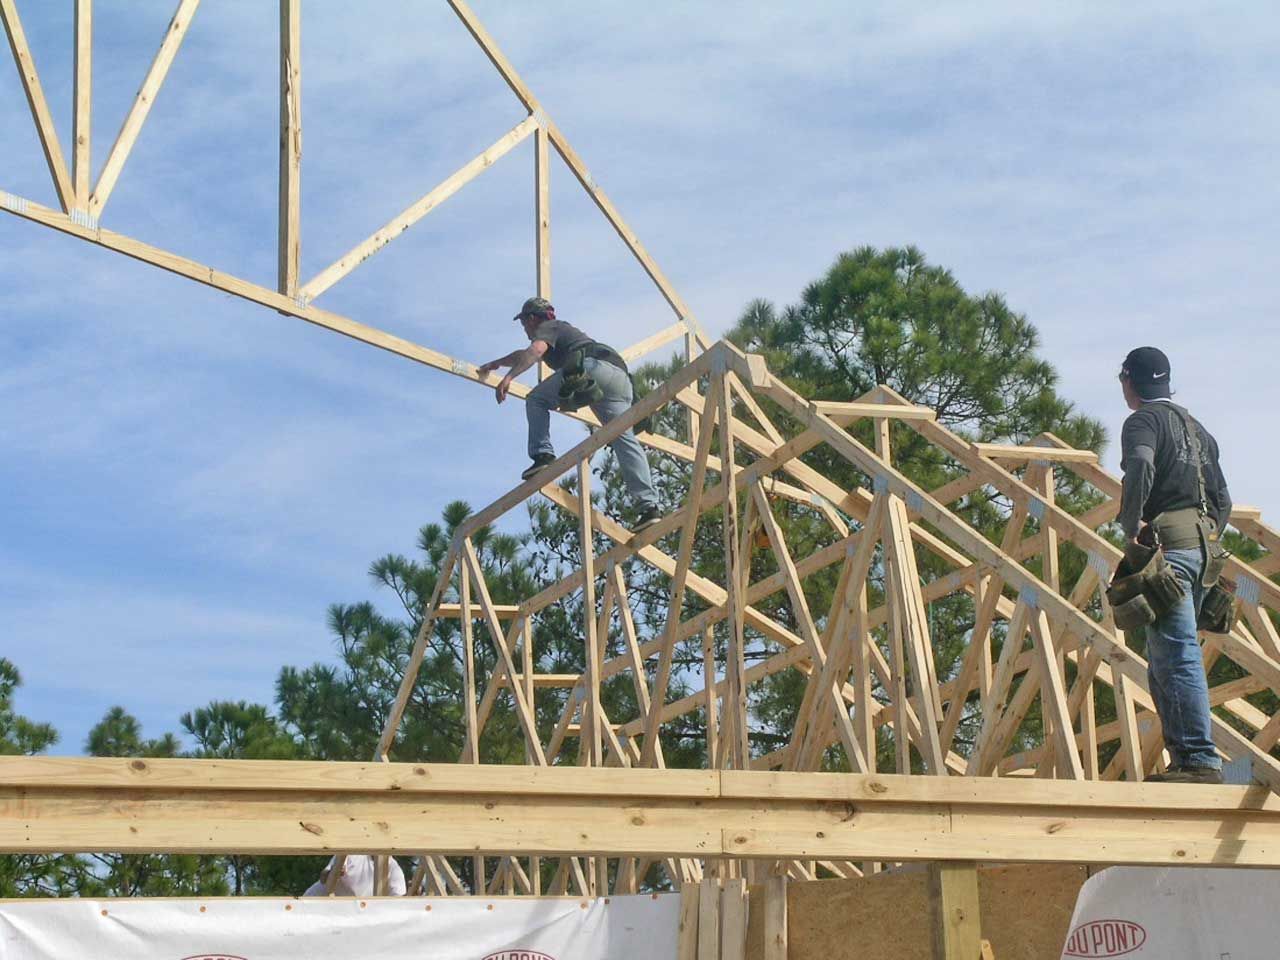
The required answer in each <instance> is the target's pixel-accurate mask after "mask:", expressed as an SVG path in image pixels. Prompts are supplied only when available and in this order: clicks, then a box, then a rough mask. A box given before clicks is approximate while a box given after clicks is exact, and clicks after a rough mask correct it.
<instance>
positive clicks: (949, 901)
mask: <svg viewBox="0 0 1280 960" xmlns="http://www.w3.org/2000/svg"><path fill="white" fill-rule="evenodd" d="M929 900H930V903H931V905H932V907H933V931H934V940H933V943H934V948H933V955H934V957H935V960H978V958H979V955H980V953H981V950H982V921H981V914H980V911H979V905H978V865H977V864H975V863H935V864H931V865H930V868H929Z"/></svg>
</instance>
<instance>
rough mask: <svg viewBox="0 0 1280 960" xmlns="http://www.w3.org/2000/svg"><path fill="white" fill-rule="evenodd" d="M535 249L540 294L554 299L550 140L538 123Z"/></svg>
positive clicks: (534, 149) (535, 161) (535, 170)
mask: <svg viewBox="0 0 1280 960" xmlns="http://www.w3.org/2000/svg"><path fill="white" fill-rule="evenodd" d="M533 180H534V189H533V198H534V199H533V215H534V251H535V256H536V257H537V261H538V266H537V289H538V296H540V297H542V298H544V299H546V300H550V299H551V140H550V138H549V137H548V136H547V131H546V129H545V128H544V127H542V126H539V127H538V129H537V130H536V131H535V132H534V139H533Z"/></svg>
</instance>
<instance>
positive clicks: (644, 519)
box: [631, 507, 662, 533]
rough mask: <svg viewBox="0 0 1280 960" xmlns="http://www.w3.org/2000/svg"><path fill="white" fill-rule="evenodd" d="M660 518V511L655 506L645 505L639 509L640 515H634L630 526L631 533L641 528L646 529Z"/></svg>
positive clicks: (637, 531)
mask: <svg viewBox="0 0 1280 960" xmlns="http://www.w3.org/2000/svg"><path fill="white" fill-rule="evenodd" d="M661 519H662V511H661V510H659V509H658V508H657V507H646V508H645V509H643V510H641V511H640V516H638V517H636V522H635V525H634V526H632V528H631V532H632V533H639V532H640V531H641V530H648V529H649V528H650V527H652V526H653V525H654V524H655V523H657V522H658V521H660V520H661Z"/></svg>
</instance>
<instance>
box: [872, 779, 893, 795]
mask: <svg viewBox="0 0 1280 960" xmlns="http://www.w3.org/2000/svg"><path fill="white" fill-rule="evenodd" d="M867 789H868V790H870V791H871V792H872V793H888V792H889V787H888V785H887V784H884V783H881V782H880V781H879V780H872V781H871V782H870V783H868V784H867Z"/></svg>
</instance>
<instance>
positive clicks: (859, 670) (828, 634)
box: [779, 507, 883, 772]
mask: <svg viewBox="0 0 1280 960" xmlns="http://www.w3.org/2000/svg"><path fill="white" fill-rule="evenodd" d="M882 516H883V513H882V511H881V510H879V509H877V508H875V507H873V508H872V512H871V516H870V517H869V518H868V520H867V524H866V526H864V527H863V528H862V531H861V533H860V534H859V537H858V544H857V547H856V549H855V548H854V547H853V545H852V544H849V545H848V546H847V547H846V551H847V553H846V557H845V562H844V565H843V566H842V567H841V571H840V572H841V576H840V579H839V581H838V582H837V585H836V591H835V594H834V595H833V597H832V611H831V613H830V614H829V615H828V617H827V627H826V629H825V630H824V632H823V636H822V638H821V641H820V644H821V646H822V647H823V648H825V650H826V662H825V663H823V664H821V670H820V672H819V670H818V666H819V665H818V664H817V663H815V664H814V668H815V669H814V672H813V673H811V674H810V679H809V683H808V685H807V687H806V690H805V693H806V698H805V699H806V700H811V701H812V705H811V706H810V708H809V711H808V712H806V710H805V705H804V704H803V703H802V704H801V709H800V713H799V714H798V715H797V721H796V727H795V730H794V732H793V734H792V749H793V751H794V750H796V749H797V748H798V750H799V753H798V759H799V763H798V766H799V767H800V768H801V769H809V768H810V767H812V766H816V764H817V761H818V757H819V755H820V752H821V749H822V743H821V741H825V736H824V737H821V738H819V737H818V736H816V735H815V731H824V732H825V731H826V729H827V727H828V725H829V723H830V722H831V720H832V719H833V718H834V720H835V722H836V723H837V728H836V729H837V733H838V735H840V737H841V738H842V739H843V740H844V741H845V751H846V753H847V754H848V759H849V764H850V766H851V767H852V768H853V769H854V770H856V771H858V772H867V771H870V770H871V766H870V765H871V764H873V763H874V762H875V739H874V734H873V732H872V724H871V712H870V704H871V676H870V670H869V668H868V665H867V662H866V656H865V648H866V644H867V643H869V642H870V637H869V636H868V634H867V631H866V580H867V573H868V571H869V570H870V569H871V561H872V559H873V557H874V554H875V547H876V542H877V541H876V537H877V535H878V533H879V526H878V525H877V519H878V518H880V517H882ZM780 536H781V532H780V531H779V537H780ZM788 559H789V558H788ZM793 569H794V568H793ZM796 579H797V584H796V587H797V588H798V587H799V583H798V579H799V578H798V577H797V578H796ZM851 667H852V668H853V669H854V691H855V693H854V707H855V711H856V713H857V717H858V723H857V725H856V726H855V725H854V723H853V722H852V721H851V720H850V719H849V715H848V711H847V709H846V707H845V703H844V697H843V693H842V687H843V684H844V679H845V677H847V676H849V672H850V668H851ZM810 691H813V694H812V697H811V696H810V695H809V692H810ZM806 727H807V728H808V730H807V731H806Z"/></svg>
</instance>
